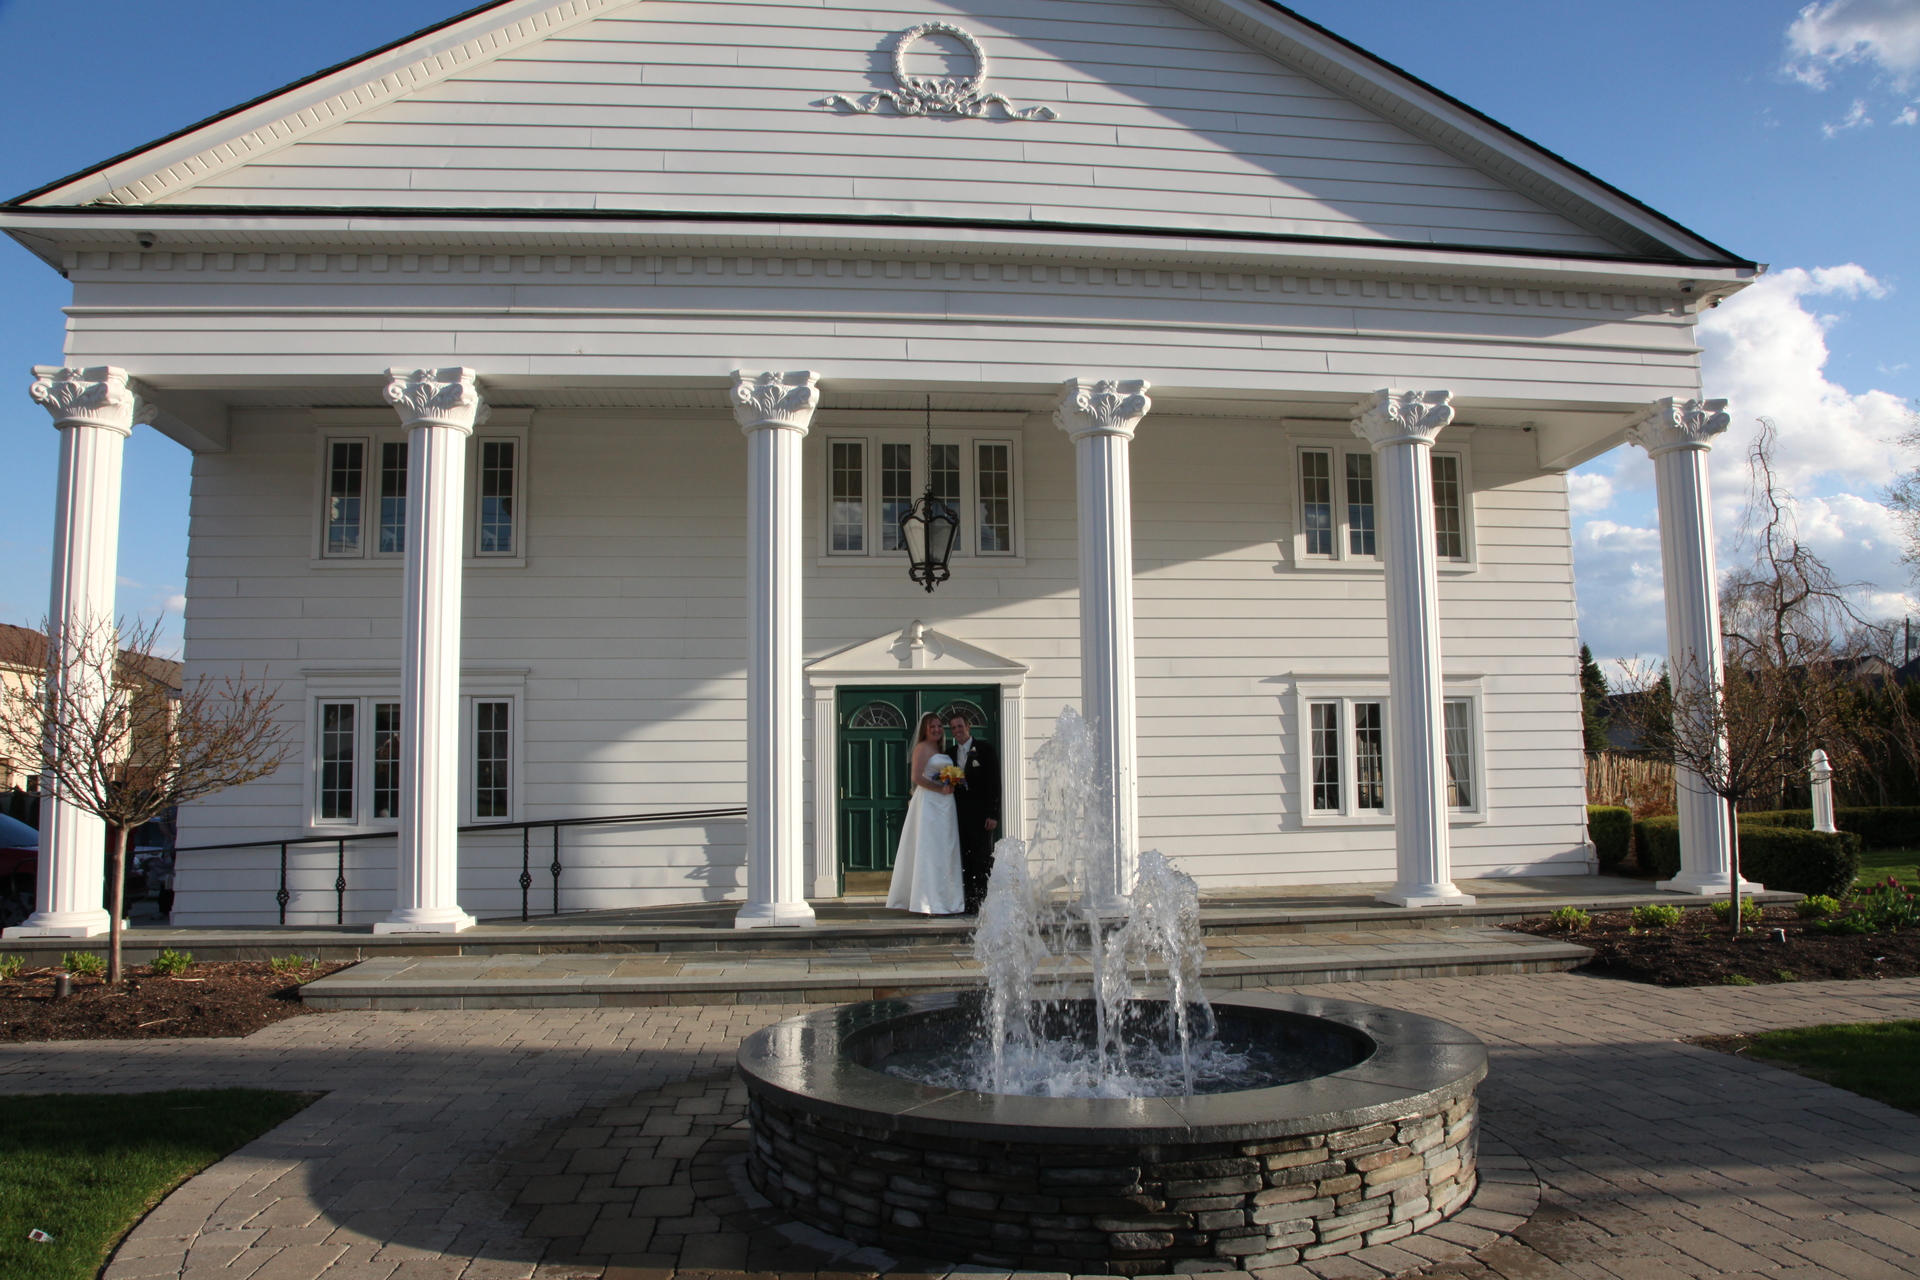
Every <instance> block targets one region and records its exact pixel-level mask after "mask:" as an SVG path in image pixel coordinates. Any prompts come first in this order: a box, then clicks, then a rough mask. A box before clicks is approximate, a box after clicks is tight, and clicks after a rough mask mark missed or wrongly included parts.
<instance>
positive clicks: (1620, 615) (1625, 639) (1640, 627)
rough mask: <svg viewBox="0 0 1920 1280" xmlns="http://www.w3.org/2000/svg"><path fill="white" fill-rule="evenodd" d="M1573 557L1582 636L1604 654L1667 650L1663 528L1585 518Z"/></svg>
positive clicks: (1623, 654) (1575, 532)
mask: <svg viewBox="0 0 1920 1280" xmlns="http://www.w3.org/2000/svg"><path fill="white" fill-rule="evenodd" d="M1573 559H1574V574H1575V577H1576V579H1577V581H1578V583H1579V592H1580V638H1581V640H1583V641H1584V642H1585V643H1587V644H1588V645H1591V646H1592V648H1593V651H1594V652H1595V653H1597V654H1599V655H1600V656H1601V657H1603V658H1618V657H1626V656H1629V655H1632V654H1636V653H1664V652H1665V651H1666V647H1667V623H1666V597H1665V595H1664V593H1663V591H1662V588H1661V578H1660V531H1659V530H1658V529H1656V528H1652V527H1643V526H1639V525H1630V524H1620V523H1618V522H1616V521H1613V520H1602V519H1594V520H1587V521H1583V522H1582V523H1581V524H1580V525H1579V526H1578V527H1577V528H1576V529H1575V530H1574V536H1573Z"/></svg>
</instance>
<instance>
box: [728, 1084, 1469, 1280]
mask: <svg viewBox="0 0 1920 1280" xmlns="http://www.w3.org/2000/svg"><path fill="white" fill-rule="evenodd" d="M751 1118H752V1124H753V1133H754V1150H753V1159H752V1160H751V1161H750V1162H749V1166H750V1168H751V1170H752V1174H753V1178H754V1182H755V1184H756V1185H757V1186H758V1187H759V1189H760V1191H761V1193H762V1194H763V1195H765V1196H767V1197H768V1198H769V1199H770V1200H773V1201H774V1202H775V1203H777V1204H779V1205H781V1206H783V1207H785V1208H786V1209H787V1210H788V1211H789V1212H791V1213H792V1214H793V1215H794V1216H795V1217H796V1218H799V1219H800V1220H801V1221H803V1222H807V1223H810V1224H811V1225H813V1226H816V1227H818V1228H820V1229H821V1230H823V1231H826V1232H829V1233H831V1234H833V1235H837V1236H841V1237H843V1238H845V1239H848V1240H854V1241H857V1242H860V1243H863V1244H876V1245H879V1246H881V1247H883V1248H886V1249H889V1250H893V1251H897V1252H900V1253H905V1254H922V1255H931V1256H935V1257H942V1258H965V1259H968V1260H970V1261H972V1262H975V1263H979V1264H982V1265H987V1266H1003V1267H1009V1268H1011V1267H1031V1268H1037V1269H1041V1270H1047V1271H1055V1272H1058V1271H1068V1272H1075V1273H1079V1274H1089V1273H1094V1274H1099V1273H1105V1274H1109V1275H1153V1274H1162V1273H1166V1272H1172V1271H1176V1270H1178V1271H1195V1270H1213V1269H1218V1270H1241V1269H1245V1268H1247V1267H1274V1266H1280V1265H1284V1264H1286V1263H1291V1262H1296V1261H1311V1260H1313V1259H1316V1258H1325V1257H1330V1256H1333V1255H1335V1254H1342V1253H1349V1252H1352V1251H1353V1250H1355V1249H1361V1248H1365V1247H1366V1246H1368V1245H1375V1244H1384V1243H1386V1242H1388V1241H1392V1240H1397V1239H1399V1238H1400V1237H1402V1236H1405V1235H1409V1234H1411V1233H1413V1232H1415V1231H1420V1230H1424V1229H1425V1228H1427V1227H1430V1226H1432V1225H1434V1224H1435V1223H1437V1222H1439V1221H1440V1220H1441V1219H1442V1218H1445V1217H1446V1216H1447V1215H1449V1214H1451V1213H1453V1212H1454V1211H1456V1210H1458V1209H1459V1208H1461V1207H1462V1206H1464V1205H1465V1204H1466V1202H1467V1199H1468V1197H1469V1196H1470V1195H1471V1194H1472V1192H1473V1188H1474V1176H1475V1175H1474V1152H1475V1141H1476V1135H1477V1124H1478V1116H1477V1110H1476V1107H1475V1101H1474V1098H1473V1095H1472V1093H1471V1091H1470V1090H1468V1091H1466V1092H1463V1093H1460V1094H1458V1095H1457V1096H1454V1097H1451V1098H1448V1099H1446V1100H1444V1101H1440V1102H1436V1103H1434V1104H1432V1105H1431V1106H1430V1107H1429V1108H1427V1109H1425V1110H1419V1111H1416V1112H1414V1113H1412V1114H1409V1115H1407V1116H1405V1117H1397V1118H1395V1119H1393V1120H1390V1121H1385V1122H1381V1123H1375V1124H1369V1125H1365V1126H1362V1127H1358V1128H1344V1129H1332V1130H1328V1131H1325V1132H1320V1133H1306V1134H1294V1135H1289V1136H1285V1137H1275V1138H1268V1139H1259V1140H1245V1141H1238V1142H1223V1143H1194V1144H1176V1145H1165V1144H1163V1145H1147V1146H1141V1145H1128V1146H1105V1145H1099V1146H1085V1145H1083V1146H1075V1145H1070V1144H1054V1143H1050V1142H1048V1141H1047V1140H1046V1134H1045V1133H1044V1132H1043V1131H1039V1130H1026V1131H1023V1132H1020V1133H1019V1134H1018V1135H1017V1138H1016V1139H1015V1140H1014V1141H986V1140H977V1139H968V1138H961V1137H952V1136H946V1135H939V1136H935V1135H922V1134H914V1133H911V1132H902V1131H899V1130H892V1131H889V1130H882V1129H869V1128H863V1127H861V1126H858V1125H854V1124H848V1123H845V1122H842V1121H840V1120H837V1119H834V1118H831V1117H828V1116H824V1115H820V1114H817V1113H813V1112H805V1111H796V1110H791V1109H788V1108H785V1107H781V1106H779V1105H777V1104H775V1103H772V1102H769V1101H768V1100H767V1099H766V1098H764V1097H761V1096H756V1097H754V1098H753V1100H752V1110H751ZM1183 1264H1184V1265H1183Z"/></svg>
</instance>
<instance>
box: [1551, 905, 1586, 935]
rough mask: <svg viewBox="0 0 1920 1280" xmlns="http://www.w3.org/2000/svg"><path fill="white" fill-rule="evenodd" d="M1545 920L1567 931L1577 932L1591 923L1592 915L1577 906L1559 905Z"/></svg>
mask: <svg viewBox="0 0 1920 1280" xmlns="http://www.w3.org/2000/svg"><path fill="white" fill-rule="evenodd" d="M1547 922H1548V923H1549V924H1551V925H1552V926H1553V927H1554V928H1556V929H1561V930H1564V931H1566V932H1567V933H1578V932H1579V931H1580V930H1582V929H1585V928H1586V927H1587V926H1588V925H1590V924H1592V923H1593V917H1592V916H1590V915H1588V914H1587V913H1586V912H1584V911H1582V910H1581V909H1580V908H1578V907H1561V908H1560V909H1558V910H1557V911H1555V912H1554V913H1553V914H1552V915H1550V916H1548V917H1547Z"/></svg>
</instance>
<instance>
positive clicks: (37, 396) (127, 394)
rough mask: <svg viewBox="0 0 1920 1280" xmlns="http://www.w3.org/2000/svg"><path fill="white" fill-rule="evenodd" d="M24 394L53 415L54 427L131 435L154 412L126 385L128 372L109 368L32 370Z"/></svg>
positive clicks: (51, 366) (53, 366)
mask: <svg viewBox="0 0 1920 1280" xmlns="http://www.w3.org/2000/svg"><path fill="white" fill-rule="evenodd" d="M27 394H28V395H30V396H32V397H33V398H34V400H35V401H36V402H37V403H39V404H40V405H41V406H42V407H43V408H45V409H46V411H47V412H48V413H50V414H52V415H53V423H54V425H55V426H56V427H60V426H65V425H67V424H68V423H70V422H71V423H76V424H78V425H81V426H88V427H105V428H106V429H107V430H109V431H117V432H119V433H120V434H121V435H123V436H124V435H131V434H132V433H133V424H134V423H136V422H147V421H150V420H151V419H152V418H153V414H154V408H153V406H152V405H150V404H148V403H146V402H145V401H144V400H142V399H141V398H140V397H139V396H137V395H135V394H134V391H133V388H131V387H129V386H128V385H127V371H126V370H125V369H116V368H114V367H113V366H112V365H97V366H95V367H93V368H90V369H69V368H66V367H64V366H62V365H57V364H37V365H35V366H33V386H31V387H30V388H28V390H27Z"/></svg>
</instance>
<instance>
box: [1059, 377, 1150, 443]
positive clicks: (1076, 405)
mask: <svg viewBox="0 0 1920 1280" xmlns="http://www.w3.org/2000/svg"><path fill="white" fill-rule="evenodd" d="M1152 386H1153V384H1152V383H1150V382H1142V381H1140V380H1139V379H1138V378H1135V379H1133V380H1131V381H1127V382H1113V381H1109V380H1108V379H1105V378H1102V379H1100V380H1099V381H1094V380H1092V379H1089V378H1068V379H1067V382H1066V389H1065V390H1064V391H1063V392H1062V393H1061V396H1060V403H1059V404H1057V405H1055V406H1054V408H1053V425H1054V426H1056V427H1058V428H1060V429H1061V430H1062V431H1064V432H1066V433H1067V435H1068V437H1069V438H1071V439H1074V440H1078V439H1080V438H1081V437H1082V436H1091V435H1102V436H1124V437H1125V438H1127V439H1129V440H1131V439H1132V438H1133V433H1134V431H1135V430H1136V429H1137V428H1138V427H1139V426H1140V419H1142V418H1144V417H1146V416H1147V412H1148V411H1149V410H1150V409H1152V408H1153V401H1152V400H1149V399H1148V398H1147V391H1148V390H1149V389H1150V388H1151V387H1152Z"/></svg>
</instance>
